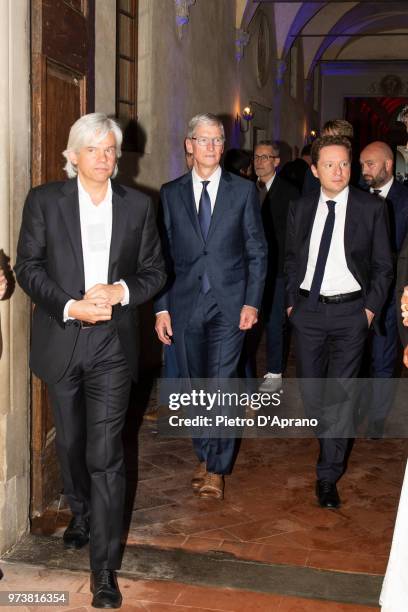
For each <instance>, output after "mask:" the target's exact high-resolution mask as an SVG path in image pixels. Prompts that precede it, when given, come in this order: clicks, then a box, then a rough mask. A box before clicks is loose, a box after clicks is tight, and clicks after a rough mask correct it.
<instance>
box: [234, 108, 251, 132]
mask: <svg viewBox="0 0 408 612" xmlns="http://www.w3.org/2000/svg"><path fill="white" fill-rule="evenodd" d="M254 114H255V113H254V111H253V110H252V108H251V107H250V106H246V107H245V108H244V109H243V110H242V118H241V117H240V116H239V115H238V113H237V116H236V118H235V123H236V125H238V126H239V129H240V131H241V132H247V131H248V130H249V124H250V122H251V121H252V119H253V118H254ZM242 119H244V120H245V121H246V126H245V127H242Z"/></svg>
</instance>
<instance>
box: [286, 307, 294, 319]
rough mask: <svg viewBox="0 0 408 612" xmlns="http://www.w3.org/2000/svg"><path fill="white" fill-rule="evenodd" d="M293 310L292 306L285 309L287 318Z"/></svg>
mask: <svg viewBox="0 0 408 612" xmlns="http://www.w3.org/2000/svg"><path fill="white" fill-rule="evenodd" d="M292 310H293V306H289V308H287V309H286V314H287V315H288V318H289V317H290V313H291V312H292Z"/></svg>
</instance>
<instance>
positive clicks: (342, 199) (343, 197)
mask: <svg viewBox="0 0 408 612" xmlns="http://www.w3.org/2000/svg"><path fill="white" fill-rule="evenodd" d="M348 195H349V186H348V185H347V187H345V188H344V189H343V190H342V191H340V193H338V194H337V195H336V197H334V198H329V197H328V196H327V195H326V194H325V193H324V191H323V189H322V188H321V189H320V202H324V203H326V202H327V200H333V201H334V202H336V205H338V204H346V203H347V199H348Z"/></svg>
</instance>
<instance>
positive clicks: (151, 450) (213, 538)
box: [33, 355, 408, 612]
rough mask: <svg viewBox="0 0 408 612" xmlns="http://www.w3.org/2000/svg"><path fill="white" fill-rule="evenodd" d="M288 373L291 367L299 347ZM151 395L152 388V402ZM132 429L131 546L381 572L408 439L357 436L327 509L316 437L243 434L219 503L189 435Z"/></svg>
mask: <svg viewBox="0 0 408 612" xmlns="http://www.w3.org/2000/svg"><path fill="white" fill-rule="evenodd" d="M288 372H289V375H290V374H291V373H292V375H293V372H294V364H293V355H291V356H290V360H289V367H288ZM154 401H155V398H154V395H153V396H151V400H150V405H151V404H152V403H154ZM135 415H136V413H135ZM136 416H137V415H136ZM136 416H134V417H133V416H132V415H131V419H133V418H135V419H136ZM149 416H150V415H149ZM130 423H132V420H130ZM126 437H127V443H126V448H127V466H128V472H129V474H128V478H129V482H130V485H131V488H132V487H133V488H136V483H137V493H136V497H135V498H134V501H133V504H132V520H131V524H130V529H129V533H128V543H129V544H148V545H152V546H157V547H160V548H182V549H187V550H190V551H191V550H192V551H200V552H202V551H213V550H217V551H224V552H226V553H230V554H233V555H235V556H237V557H239V558H241V559H247V560H256V561H262V562H266V563H282V564H289V565H294V566H302V567H313V568H318V569H328V570H335V571H339V572H353V573H359V572H361V573H368V574H377V575H382V574H383V573H384V571H385V568H386V563H387V560H388V553H389V549H390V544H391V537H392V531H393V525H394V521H395V515H396V509H397V504H398V498H399V493H400V488H401V483H402V478H403V473H404V469H405V463H406V458H407V456H408V441H405V440H392V439H387V440H377V441H376V440H357V441H356V443H355V445H354V448H353V451H352V453H351V456H350V460H349V465H348V470H347V472H346V474H345V476H344V477H343V478H342V479H341V481H340V483H339V492H340V495H341V498H342V501H343V505H342V507H341V509H340V510H337V511H328V510H322V509H320V508H319V507H318V505H317V503H316V500H315V496H314V481H315V475H314V466H315V461H316V455H317V447H318V445H317V442H316V440H314V439H290V440H289V439H245V440H243V441H242V444H241V448H240V452H239V455H238V459H237V462H236V465H235V468H234V470H233V473H232V475H231V476H230V477H228V478H227V479H226V489H225V499H224V501H223V502H216V501H210V500H200V499H198V498H197V497H195V496H194V495H193V494H192V492H191V488H190V478H191V473H192V471H193V469H194V467H195V464H196V460H195V457H194V454H193V451H192V447H191V442H190V441H189V440H186V439H172V440H171V439H163V438H161V437H159V436H158V434H157V431H156V423H155V421H154V418H153V419H152V418H151V417H150V418H148V419H145V420H144V422H143V425H142V427H141V429H140V432H139V436H137V433H136V431H135V428H134V427H133V428H132V426H130V427H129V429H128V430H127V436H126ZM68 520H69V513H68V511H67V510H66V508H64V507H60V508H59V510H58V509H57V503H55V504H54V505H53V506H52V507H51V508H50V509H49V511H47V513H46V514H45V516H44V517H42V518H41V519H39V520H36V521H34V523H33V531H34V533H36V532H37V533H45V534H49V535H61V534H62V531H63V529H64V527H65V525H66V524H67V522H68ZM125 582H126V581H125ZM122 585H123V581H122ZM87 588H88V587H87V583H86V579H85V578H84V581H83V583H82V588H78V592H77V594H76V595H75V605H76V606H77V607H76V608H75V609H76V610H78V611H79V610H81V611H82V610H86V609H88V608H87V607H86V606H87V605H88V604H89V598H88V597H87V596H85V594H84V593H85V592H86V591H87ZM127 588H129V589H130V590H129V592H128V595H127V604H126V606H125V607H124V608H123V609H124V610H125V609H126V610H131V609H135V610H138V609H143V610H149V611H156V610H157V611H164V610H177V609H180V610H184V611H187V610H212V609H217V610H234V611H235V610H239V611H241V610H244V611H245V612H252V611H255V610H265V611H274V610H279V611H285V612H288V611H296V612H298V611H299V612H300V611H302V610H305V611H310V612H319V611H320V610H321V611H322V612H331V611H332V610H333V612H334V611H346V610H349V611H350V612H351V611H354V610H355V611H356V612H357V611H358V610H373V609H374V608H367V607H364V606H355V605H344V604H332V603H329V602H327V601H324V602H318V601H311V600H301V599H296V598H291V597H285V596H280V595H277V596H272V595H268V594H256V593H246V594H245V593H244V592H241V591H239V592H237V591H234V590H230V589H205V588H201V587H193V586H186V585H177V584H173V583H172V584H169V583H158V582H137V583H134V584H132V585H128V586H127V587H126V586H125V587H124V591H126V589H127ZM130 594H131V596H130ZM245 598H246V599H245ZM204 602H205V606H204V607H203V605H204ZM237 602H238V604H237ZM243 602H245V605H242V604H243ZM132 606H133V607H132ZM212 606H213V607H212ZM237 606H238V607H237Z"/></svg>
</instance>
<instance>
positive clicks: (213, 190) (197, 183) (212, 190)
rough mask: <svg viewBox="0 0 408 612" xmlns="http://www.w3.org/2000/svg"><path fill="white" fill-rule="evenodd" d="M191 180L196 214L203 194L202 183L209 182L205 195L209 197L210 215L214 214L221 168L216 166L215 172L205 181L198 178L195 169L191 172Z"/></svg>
mask: <svg viewBox="0 0 408 612" xmlns="http://www.w3.org/2000/svg"><path fill="white" fill-rule="evenodd" d="M191 178H192V179H193V191H194V201H195V205H196V209H197V213H198V208H199V205H200V198H201V194H202V192H203V181H209V183H208V185H207V193H208V195H209V196H210V202H211V214H213V212H214V206H215V200H216V199H217V193H218V187H219V185H220V178H221V167H220V166H218V167H217V169H216V170H214V172H213V173H212V174H211V176H209V177H208V178H206V179H203V178H201V176H198V174H197V172H196V171H195V168H193V169H192V171H191Z"/></svg>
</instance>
